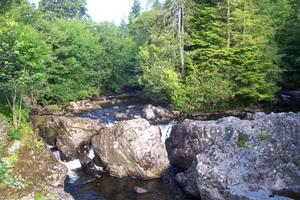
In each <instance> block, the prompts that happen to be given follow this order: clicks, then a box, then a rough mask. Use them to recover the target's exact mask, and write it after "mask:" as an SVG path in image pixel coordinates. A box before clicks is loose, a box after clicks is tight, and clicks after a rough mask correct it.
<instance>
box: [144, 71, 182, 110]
mask: <svg viewBox="0 0 300 200" xmlns="http://www.w3.org/2000/svg"><path fill="white" fill-rule="evenodd" d="M143 84H144V85H145V88H144V92H145V94H146V95H147V96H148V97H150V98H151V99H152V100H153V101H155V102H159V103H164V104H166V103H168V102H169V100H170V99H171V96H172V93H173V92H175V91H176V90H178V89H179V88H180V80H179V76H178V74H177V73H176V72H175V71H174V70H173V69H171V68H162V67H160V66H154V67H152V68H150V69H148V70H146V71H145V73H144V76H143Z"/></svg>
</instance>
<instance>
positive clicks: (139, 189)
mask: <svg viewBox="0 0 300 200" xmlns="http://www.w3.org/2000/svg"><path fill="white" fill-rule="evenodd" d="M133 189H134V191H135V192H136V193H137V194H145V193H148V192H149V190H146V189H144V188H142V187H139V186H135V187H134V188H133Z"/></svg>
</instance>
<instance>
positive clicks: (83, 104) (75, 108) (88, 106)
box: [65, 99, 106, 113]
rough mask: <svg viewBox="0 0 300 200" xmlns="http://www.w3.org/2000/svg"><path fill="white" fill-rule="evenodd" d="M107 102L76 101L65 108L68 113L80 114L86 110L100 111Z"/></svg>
mask: <svg viewBox="0 0 300 200" xmlns="http://www.w3.org/2000/svg"><path fill="white" fill-rule="evenodd" d="M105 102H106V101H105V100H104V99H103V100H99V101H93V100H81V101H74V102H70V103H69V105H67V106H66V107H65V110H67V111H68V112H75V113H76V112H80V111H85V110H93V109H96V108H97V109H99V108H101V105H102V104H103V103H105Z"/></svg>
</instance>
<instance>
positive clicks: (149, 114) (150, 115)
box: [142, 105, 156, 120]
mask: <svg viewBox="0 0 300 200" xmlns="http://www.w3.org/2000/svg"><path fill="white" fill-rule="evenodd" d="M142 117H143V118H145V119H147V120H152V119H155V117H156V115H155V113H154V111H153V109H152V106H151V105H146V106H145V107H144V108H143V110H142Z"/></svg>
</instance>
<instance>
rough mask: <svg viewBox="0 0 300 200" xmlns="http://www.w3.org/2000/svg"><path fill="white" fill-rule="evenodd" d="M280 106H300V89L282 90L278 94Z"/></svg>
mask: <svg viewBox="0 0 300 200" xmlns="http://www.w3.org/2000/svg"><path fill="white" fill-rule="evenodd" d="M276 97H277V102H276V103H277V104H278V105H290V106H293V105H295V106H299V103H300V89H297V90H282V91H279V92H278V93H277V94H276Z"/></svg>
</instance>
